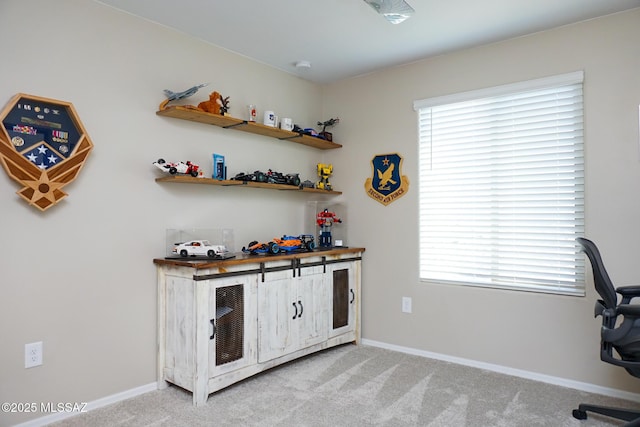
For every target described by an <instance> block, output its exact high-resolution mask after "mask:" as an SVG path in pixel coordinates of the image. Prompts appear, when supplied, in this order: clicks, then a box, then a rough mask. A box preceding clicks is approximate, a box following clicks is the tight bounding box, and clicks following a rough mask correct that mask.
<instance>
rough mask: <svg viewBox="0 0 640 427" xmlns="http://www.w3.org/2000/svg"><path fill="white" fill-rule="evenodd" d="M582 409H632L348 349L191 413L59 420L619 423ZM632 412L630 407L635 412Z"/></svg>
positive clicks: (135, 404) (256, 380)
mask: <svg viewBox="0 0 640 427" xmlns="http://www.w3.org/2000/svg"><path fill="white" fill-rule="evenodd" d="M580 402H590V403H598V404H602V405H619V406H620V405H622V406H627V407H633V406H634V404H633V403H629V402H624V401H620V400H616V399H612V398H607V397H604V396H598V395H592V394H588V393H583V392H580V391H576V390H573V389H568V388H563V387H559V386H553V385H549V384H545V383H540V382H536V381H531V380H526V379H522V378H517V377H511V376H508V375H501V374H497V373H494V372H490V371H485V370H481V369H476V368H470V367H466V366H461V365H456V364H453V363H447V362H443V361H438V360H433V359H427V358H423V357H420V356H413V355H408V354H404V353H398V352H394V351H390V350H385V349H381V348H377V347H371V346H363V345H361V346H355V345H351V344H347V345H344V346H341V347H338V348H334V349H329V350H325V351H323V352H320V353H316V354H314V355H311V356H308V357H305V358H303V359H299V360H296V361H294V362H291V363H288V364H286V365H284V366H280V367H277V368H274V369H272V370H270V371H267V372H265V373H262V374H260V375H258V376H256V377H253V378H250V379H248V380H245V381H243V382H241V383H239V384H236V385H233V386H231V387H229V388H227V389H224V390H222V391H219V392H217V393H215V394H212V395H210V396H209V400H208V401H207V404H206V405H205V406H204V407H198V408H195V407H193V406H192V398H191V393H189V392H186V391H184V390H182V389H180V388H177V387H169V388H168V389H165V390H161V391H155V392H151V393H147V394H144V395H141V396H138V397H136V398H133V399H129V400H126V401H123V402H119V403H116V404H113V405H110V406H107V407H104V408H100V409H96V410H94V411H90V412H88V413H84V414H81V415H78V416H75V417H73V418H69V419H66V420H64V421H62V422H58V423H56V424H53V425H54V426H57V427H65V426H70V427H75V426H82V427H85V426H91V427H101V426H110V427H111V426H172V427H174V426H175V427H180V426H185V427H187V426H189V427H198V426H234V427H236V426H281V427H287V426H292V427H293V426H295V427H305V426H309V427H324V426H327V427H336V426H348V427H351V426H354V427H357V426H385V427H386V426H403V427H404V426H426V427H462V426H467V427H532V426H546V427H563V426H569V427H571V426H573V427H595V426H621V425H623V423H622V422H620V421H616V420H612V419H610V418H606V417H602V416H599V415H591V414H590V415H589V419H587V420H584V421H578V420H576V419H574V418H573V417H572V416H571V410H572V409H573V408H575V407H577V404H578V403H580ZM636 406H637V405H636Z"/></svg>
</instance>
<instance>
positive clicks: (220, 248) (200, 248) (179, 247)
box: [173, 240, 229, 258]
mask: <svg viewBox="0 0 640 427" xmlns="http://www.w3.org/2000/svg"><path fill="white" fill-rule="evenodd" d="M173 253H174V254H177V255H180V256H181V257H183V258H186V257H189V256H196V255H204V256H208V257H209V258H222V257H224V256H225V255H226V254H228V253H229V250H228V249H227V248H226V246H224V245H212V244H211V243H209V241H208V240H190V241H188V242H183V243H176V244H175V245H174V247H173Z"/></svg>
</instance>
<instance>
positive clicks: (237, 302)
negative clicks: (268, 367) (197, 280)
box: [208, 275, 257, 378]
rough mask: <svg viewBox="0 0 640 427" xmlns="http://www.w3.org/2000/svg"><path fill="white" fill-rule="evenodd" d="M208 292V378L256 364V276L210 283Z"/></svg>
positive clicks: (231, 278) (238, 277)
mask: <svg viewBox="0 0 640 427" xmlns="http://www.w3.org/2000/svg"><path fill="white" fill-rule="evenodd" d="M211 284H212V286H211V289H210V291H209V310H208V311H209V319H208V320H209V322H210V325H209V332H210V335H209V337H208V338H209V351H208V353H209V357H208V363H209V377H210V378H212V377H215V376H217V375H220V374H223V373H226V372H230V371H233V370H236V369H239V368H243V367H245V366H249V365H253V364H255V363H257V349H256V332H255V324H256V316H257V310H256V277H255V275H247V276H244V275H243V276H237V277H230V278H224V279H216V280H213V281H211Z"/></svg>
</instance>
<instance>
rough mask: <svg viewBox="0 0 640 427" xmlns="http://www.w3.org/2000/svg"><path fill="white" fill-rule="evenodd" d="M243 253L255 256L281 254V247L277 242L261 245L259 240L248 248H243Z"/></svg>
mask: <svg viewBox="0 0 640 427" xmlns="http://www.w3.org/2000/svg"><path fill="white" fill-rule="evenodd" d="M242 252H244V253H249V254H252V255H255V254H273V255H275V254H277V253H279V252H280V246H279V245H278V244H277V243H276V242H273V241H272V242H268V243H259V242H258V241H257V240H254V241H252V242H251V243H249V245H247V247H243V248H242Z"/></svg>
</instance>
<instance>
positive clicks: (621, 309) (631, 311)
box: [616, 304, 640, 318]
mask: <svg viewBox="0 0 640 427" xmlns="http://www.w3.org/2000/svg"><path fill="white" fill-rule="evenodd" d="M616 314H622V315H623V316H625V317H632V318H639V317H640V305H639V304H620V305H618V306H617V307H616Z"/></svg>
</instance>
